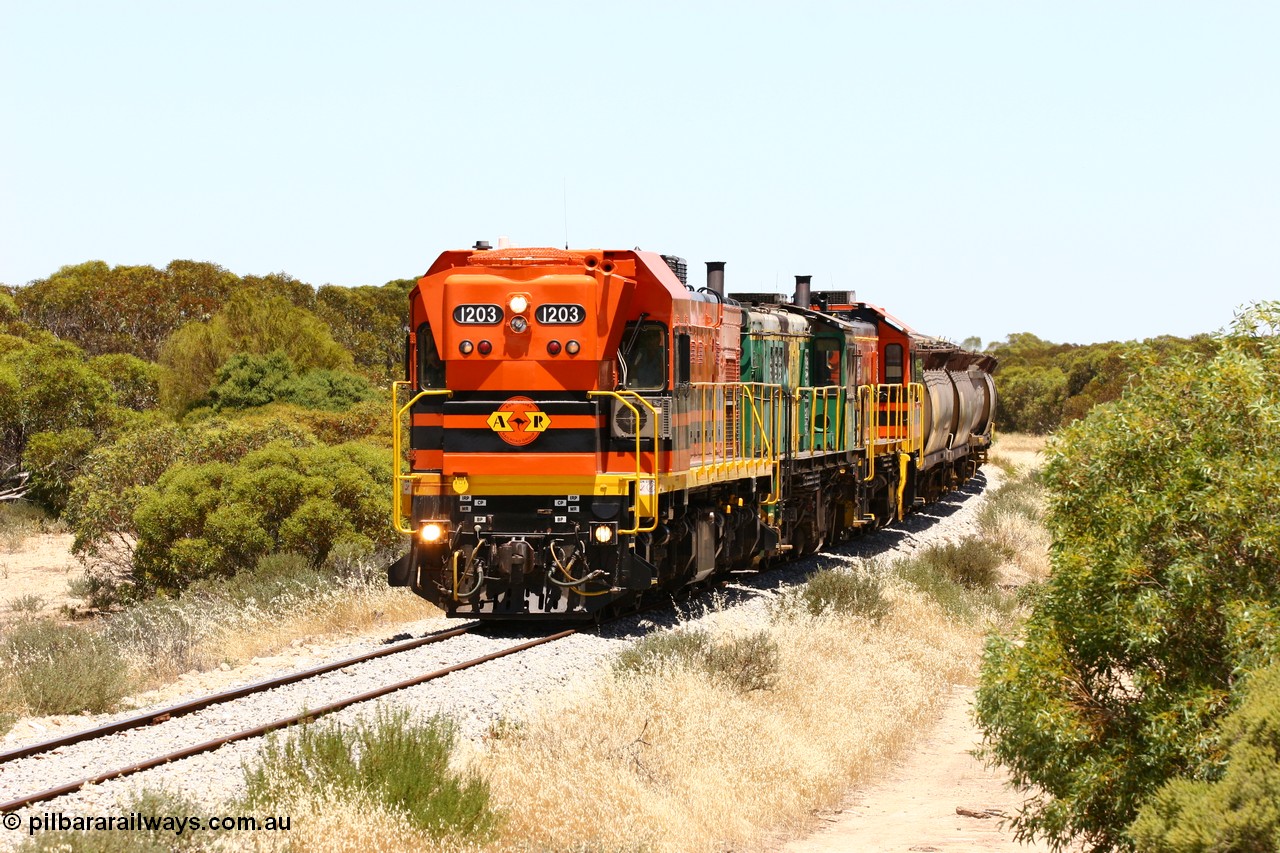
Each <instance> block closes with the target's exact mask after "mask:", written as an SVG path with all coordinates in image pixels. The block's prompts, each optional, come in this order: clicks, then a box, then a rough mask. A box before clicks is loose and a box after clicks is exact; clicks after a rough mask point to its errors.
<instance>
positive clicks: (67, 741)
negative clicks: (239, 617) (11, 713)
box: [0, 625, 475, 764]
mask: <svg viewBox="0 0 1280 853" xmlns="http://www.w3.org/2000/svg"><path fill="white" fill-rule="evenodd" d="M474 627H475V625H468V626H465V627H462V628H451V629H450V630H448V631H441V632H440V633H438V634H432V635H430V636H428V637H420V638H418V639H416V640H406V641H405V642H403V643H397V644H396V645H394V646H387V647H386V648H382V649H376V650H375V651H372V652H366V653H365V654H362V655H356V656H355V657H350V658H345V659H343V660H337V661H333V662H332V663H326V664H321V665H320V666H317V667H312V668H311V669H303V670H299V671H297V672H291V673H288V674H287V675H281V676H277V677H275V678H268V679H265V680H263V681H255V682H253V683H252V684H245V685H242V686H240V687H235V688H232V689H231V690H225V691H223V692H221V693H211V694H209V695H208V696H201V697H200V698H198V699H192V700H190V701H188V702H181V703H179V704H177V705H170V706H169V707H167V708H160V709H158V710H155V711H148V712H147V713H145V714H139V715H137V716H135V717H129V718H127V719H124V720H116V721H115V722H114V723H107V724H106V725H102V726H98V727H97V728H93V729H85V730H83V731H79V732H73V733H72V734H69V735H64V736H63V737H59V738H54V739H52V740H46V741H43V742H41V743H35V744H31V745H30V746H24V747H21V748H19V749H14V750H10V751H9V752H0V764H4V763H5V762H7V761H16V760H17V759H19V758H27V757H28V756H32V755H38V754H39V753H42V752H48V751H50V750H52V749H57V748H58V747H60V746H70V745H71V744H76V743H83V742H84V741H87V740H94V739H96V738H100V737H106V736H107V735H113V734H118V733H119V732H125V731H129V730H130V729H136V728H141V727H142V726H154V725H159V724H160V723H164V722H168V721H169V720H171V719H172V718H174V717H181V716H184V715H186V714H191V713H194V712H196V711H202V710H204V709H205V708H208V707H210V706H212V705H221V704H222V703H224V702H231V701H233V700H235V699H240V698H242V697H244V696H249V695H252V694H254V693H262V692H263V691H266V690H271V689H273V688H275V687H283V686H284V685H286V684H294V683H296V682H298V681H305V680H306V679H308V678H312V677H314V676H317V675H323V674H324V673H326V672H333V671H334V670H337V669H345V668H346V667H349V666H355V665H356V664H358V663H364V662H365V661H371V660H375V659H377V658H381V657H386V656H388V655H394V654H397V653H399V652H407V651H409V650H410V649H416V648H419V647H421V646H427V645H430V644H432V643H439V642H441V641H442V640H447V639H450V638H451V637H456V636H458V635H460V634H465V633H467V632H468V631H470V630H471V629H472V628H474Z"/></svg>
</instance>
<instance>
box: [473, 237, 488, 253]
mask: <svg viewBox="0 0 1280 853" xmlns="http://www.w3.org/2000/svg"><path fill="white" fill-rule="evenodd" d="M471 248H473V249H475V250H476V251H477V252H487V251H489V250H490V249H491V248H493V247H492V246H490V245H489V241H488V240H477V241H476V244H475V245H474V246H472V247H471Z"/></svg>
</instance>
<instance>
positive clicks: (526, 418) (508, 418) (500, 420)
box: [487, 397, 551, 447]
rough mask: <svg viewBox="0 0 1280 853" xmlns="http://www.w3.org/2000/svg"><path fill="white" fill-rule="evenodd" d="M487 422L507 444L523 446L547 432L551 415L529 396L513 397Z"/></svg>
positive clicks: (490, 416)
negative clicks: (539, 407) (540, 408)
mask: <svg viewBox="0 0 1280 853" xmlns="http://www.w3.org/2000/svg"><path fill="white" fill-rule="evenodd" d="M487 423H488V424H489V429H491V430H493V431H494V432H496V433H497V434H498V438H500V439H502V440H503V441H505V442H506V443H507V444H511V445H514V446H516V447H523V446H524V445H526V444H528V443H529V442H531V441H533V440H534V439H535V438H537V437H538V436H540V435H542V433H544V432H546V429H547V427H549V426H551V417H550V415H548V414H547V413H546V412H543V411H540V410H539V409H538V404H537V403H535V402H533V401H532V400H530V399H529V398H528V397H512V398H510V399H509V400H507V402H505V403H503V404H502V405H501V406H500V407H499V408H498V409H497V410H496V411H495V412H494V413H493V414H491V415H489V419H488V421H487Z"/></svg>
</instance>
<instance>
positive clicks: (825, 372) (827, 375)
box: [809, 338, 840, 388]
mask: <svg viewBox="0 0 1280 853" xmlns="http://www.w3.org/2000/svg"><path fill="white" fill-rule="evenodd" d="M809 381H810V383H811V384H812V385H813V386H814V387H815V388H821V387H823V386H826V385H839V384H840V342H839V341H838V340H836V339H835V338H815V339H814V341H813V364H812V365H810V368H809Z"/></svg>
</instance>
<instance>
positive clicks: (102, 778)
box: [0, 625, 578, 814]
mask: <svg viewBox="0 0 1280 853" xmlns="http://www.w3.org/2000/svg"><path fill="white" fill-rule="evenodd" d="M474 627H475V626H474V625H470V626H466V627H462V628H455V629H452V630H448V631H444V632H441V633H438V634H433V635H431V636H429V637H424V638H420V639H417V640H410V641H408V642H405V643H398V644H396V645H394V646H389V647H387V648H385V649H378V650H375V651H373V652H369V653H366V654H363V655H358V656H355V657H351V658H346V659H344V660H340V661H334V662H332V663H328V664H324V665H322V666H318V667H313V668H311V669H306V670H301V671H298V672H294V673H289V674H288V675H284V676H279V677H277V678H272V679H267V680H265V681H259V682H255V683H253V684H249V685H245V686H243V687H238V688H235V689H233V690H228V691H224V692H221V693H216V694H211V695H209V696H203V697H200V698H198V699H194V700H191V701H188V702H183V703H180V704H177V705H173V706H170V707H168V708H161V709H159V710H156V711H152V712H149V713H146V714H140V715H137V716H135V717H130V718H128V719H125V720H119V721H117V722H114V723H109V724H107V725H105V726H99V727H97V728H94V729H87V730H85V731H81V732H76V733H73V734H70V735H67V736H65V737H61V738H56V739H53V740H49V741H44V742H42V743H38V744H33V745H31V746H26V747H22V748H20V749H16V750H11V751H9V752H5V753H0V765H3V764H4V763H6V762H10V761H16V760H19V759H21V758H28V757H32V756H36V755H42V754H46V753H49V752H52V751H53V750H55V749H59V748H62V747H66V746H70V745H74V744H79V743H84V742H87V741H91V740H97V739H99V738H104V737H107V736H109V735H113V734H117V733H120V732H125V731H129V730H132V729H137V728H142V727H144V726H150V725H156V724H158V723H163V722H168V721H169V720H170V719H173V718H174V717H178V716H184V715H187V714H193V713H195V712H197V711H200V710H203V709H205V708H209V707H211V706H214V705H218V704H222V703H226V702H230V701H233V700H235V699H239V698H243V697H245V696H250V695H253V694H255V693H263V692H265V691H268V690H272V689H274V688H277V687H281V686H284V685H289V684H294V683H297V682H300V681H304V680H306V679H308V678H313V677H315V676H317V675H322V674H324V673H328V672H334V671H336V670H340V669H344V668H346V667H350V666H355V665H357V664H360V663H364V662H366V661H370V660H374V659H377V658H380V657H385V656H387V655H393V654H397V653H401V652H405V651H409V650H411V649H416V648H419V647H421V646H425V645H430V644H432V643H438V642H442V641H444V640H447V639H450V638H452V637H456V636H459V635H461V634H466V633H468V632H470V631H471V630H473V629H474ZM576 633H578V631H577V630H576V629H570V630H565V631H560V632H559V633H556V634H551V635H549V636H546V637H539V638H537V639H535V640H529V641H527V642H524V643H520V644H518V645H515V646H511V647H509V648H506V649H502V650H499V651H495V652H490V653H488V654H485V655H481V656H479V657H475V658H471V659H469V660H465V661H462V662H460V663H456V664H451V665H449V666H446V667H442V668H440V669H436V670H432V671H431V672H427V673H425V674H423V675H418V676H414V677H413V678H409V679H405V680H402V681H397V682H395V683H393V684H389V685H385V686H382V687H378V688H376V689H373V690H367V691H364V692H362V693H359V694H357V695H354V696H349V697H347V698H344V699H339V700H337V701H334V702H329V703H327V704H325V705H321V706H319V707H316V708H310V709H307V710H305V711H303V712H301V713H298V714H293V715H290V716H287V717H282V718H279V719H276V720H272V721H270V722H268V723H263V724H261V725H257V726H253V727H251V728H248V729H244V730H241V731H238V732H234V733H232V734H228V735H223V736H220V737H217V738H213V739H211V740H207V741H204V742H202V743H198V744H194V745H192V746H187V747H183V748H181V749H178V750H174V751H171V752H167V753H164V754H163V755H159V756H156V757H154V758H150V759H146V760H144V761H139V762H135V763H133V764H129V765H126V766H124V767H118V768H116V769H113V770H110V771H107V772H104V773H99V774H96V775H94V776H91V777H86V778H82V779H78V780H75V781H73V782H68V783H65V784H62V785H58V786H55V787H52V788H47V789H45V790H42V791H38V792H36V793H33V794H28V795H25V796H22V797H18V798H16V799H12V800H9V801H8V802H4V803H0V814H5V813H8V812H12V811H16V810H18V809H21V808H25V807H27V806H30V805H34V804H36V803H41V802H45V801H47V800H52V799H54V798H56V797H61V796H65V795H67V794H71V793H75V792H76V791H78V790H80V789H81V788H83V787H85V786H86V785H96V784H99V783H101V782H106V781H109V780H112V779H119V778H122V777H124V776H130V775H133V774H135V773H141V772H142V771H144V770H150V769H151V768H153V767H159V766H160V765H162V764H167V763H169V762H172V761H178V760H180V759H183V758H189V757H191V756H193V755H199V754H201V753H205V752H211V751H213V750H215V749H218V748H219V747H221V746H223V745H225V744H229V743H235V742H237V741H242V740H248V739H250V738H255V737H261V736H262V735H265V734H267V733H268V732H272V731H275V730H278V729H282V728H286V727H288V726H292V725H295V724H297V723H302V722H310V721H311V720H314V719H316V718H318V717H322V716H325V715H327V714H332V713H334V712H336V711H341V710H342V709H344V708H348V707H350V706H352V705H356V704H359V703H361V702H368V701H370V700H373V699H377V698H379V697H381V696H386V695H388V694H390V693H395V692H396V691H399V690H404V689H406V688H409V687H414V686H416V685H419V684H424V683H426V682H428V681H433V680H435V679H438V678H443V677H444V676H446V675H449V674H451V673H454V672H459V671H461V670H464V669H470V668H471V667H475V666H479V665H481V664H483V663H488V662H489V661H492V660H497V659H499V658H503V657H507V656H509V655H514V654H518V653H519V652H522V651H525V650H526V649H531V648H534V647H536V646H541V645H545V644H547V643H552V642H555V641H556V640H561V639H564V638H565V637H568V636H571V635H573V634H576Z"/></svg>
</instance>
